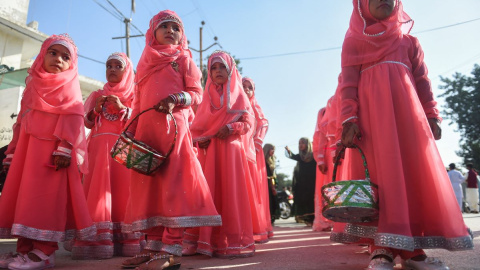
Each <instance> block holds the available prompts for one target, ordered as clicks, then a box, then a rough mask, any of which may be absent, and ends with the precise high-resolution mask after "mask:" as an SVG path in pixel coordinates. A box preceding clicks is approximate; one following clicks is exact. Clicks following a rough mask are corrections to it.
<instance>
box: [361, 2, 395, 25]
mask: <svg viewBox="0 0 480 270" xmlns="http://www.w3.org/2000/svg"><path fill="white" fill-rule="evenodd" d="M395 2H396V0H369V3H368V8H369V10H370V14H372V16H373V17H374V18H375V19H377V20H384V19H386V18H388V17H389V16H390V14H392V12H393V10H394V9H395Z"/></svg>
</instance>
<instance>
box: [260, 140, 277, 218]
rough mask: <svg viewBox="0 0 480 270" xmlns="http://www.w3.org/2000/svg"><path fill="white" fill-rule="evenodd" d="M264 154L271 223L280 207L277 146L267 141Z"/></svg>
mask: <svg viewBox="0 0 480 270" xmlns="http://www.w3.org/2000/svg"><path fill="white" fill-rule="evenodd" d="M263 154H264V155H265V167H266V169H267V180H268V181H267V184H268V198H269V208H270V221H271V224H273V223H274V222H275V215H276V212H277V209H278V200H277V189H276V183H275V180H276V179H277V174H276V172H275V168H276V166H277V164H276V162H277V158H276V156H275V146H274V145H273V144H270V143H266V144H265V145H264V146H263Z"/></svg>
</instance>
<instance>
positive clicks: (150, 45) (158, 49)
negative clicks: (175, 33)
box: [135, 10, 192, 84]
mask: <svg viewBox="0 0 480 270" xmlns="http://www.w3.org/2000/svg"><path fill="white" fill-rule="evenodd" d="M164 22H175V23H177V24H178V26H179V27H180V30H181V32H182V33H181V35H182V36H181V39H180V44H179V45H160V44H158V42H157V40H156V39H155V30H157V28H158V26H160V24H162V23H164ZM145 40H146V45H145V48H144V49H143V53H142V56H141V57H140V60H139V62H138V65H137V76H136V77H135V83H136V84H141V83H142V81H143V80H144V79H145V78H146V77H148V76H150V75H151V74H153V73H155V72H157V71H159V70H161V69H163V68H164V67H166V66H168V65H170V64H172V62H174V61H175V60H177V59H178V58H179V57H180V56H182V55H183V56H189V57H191V55H192V54H191V52H190V50H189V49H188V43H187V37H186V36H185V29H184V28H183V23H182V21H181V20H180V17H179V16H178V15H177V13H175V12H174V11H171V10H163V11H160V12H159V13H158V14H157V15H155V16H153V18H152V19H151V20H150V27H149V28H148V30H147V34H146V35H145Z"/></svg>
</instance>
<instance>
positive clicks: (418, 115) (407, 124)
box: [332, 0, 473, 251]
mask: <svg viewBox="0 0 480 270" xmlns="http://www.w3.org/2000/svg"><path fill="white" fill-rule="evenodd" d="M359 2H360V1H359ZM361 4H362V7H358V4H357V1H354V6H355V8H354V11H353V14H352V19H351V23H350V29H349V32H347V35H346V38H345V42H344V47H343V50H342V77H343V81H342V85H341V88H340V93H341V96H342V103H341V116H340V118H341V121H342V123H344V122H346V121H356V122H357V123H358V125H359V127H360V130H361V132H362V140H361V141H358V144H359V146H360V147H361V148H362V150H363V151H364V152H365V155H366V159H367V163H368V167H369V171H370V176H371V180H372V182H374V183H376V184H377V185H378V192H379V206H380V214H379V219H378V222H374V223H366V224H348V225H347V226H346V227H345V229H344V231H343V232H341V233H335V234H332V240H334V241H339V242H351V241H357V240H360V239H362V238H364V239H369V241H370V242H371V243H372V244H374V245H375V246H378V247H389V248H392V249H396V250H406V251H413V250H415V249H427V248H443V249H447V250H466V249H472V248H473V241H472V236H471V234H470V232H469V229H467V227H466V226H465V223H464V221H463V218H462V214H461V212H460V211H459V209H458V206H457V204H456V199H455V195H454V193H453V191H452V188H451V185H450V182H449V179H448V176H447V173H446V171H445V167H444V165H443V162H442V160H441V158H440V155H439V153H438V150H437V148H436V145H435V140H434V138H433V135H432V132H431V129H430V126H429V124H428V121H427V118H437V119H439V113H438V109H437V108H436V102H435V101H434V98H433V93H432V89H431V85H430V81H429V79H428V78H427V68H426V66H425V63H424V62H423V51H422V49H421V47H420V44H419V42H418V40H417V39H416V38H415V37H412V36H410V35H408V34H407V33H408V30H409V28H406V29H407V31H404V29H405V27H404V26H408V23H410V22H411V20H408V19H407V17H408V15H406V13H404V12H403V9H402V5H401V3H400V2H398V1H397V6H396V9H395V11H394V13H393V15H392V16H391V18H389V19H388V20H384V21H380V22H378V21H377V22H375V23H373V24H371V25H369V24H365V25H364V23H365V22H369V21H372V19H370V18H372V17H371V15H370V14H369V12H368V11H367V10H368V9H366V8H363V7H366V6H367V4H368V1H367V0H362V1H361ZM360 8H361V10H362V13H360ZM362 14H363V15H364V16H368V17H366V19H362ZM403 22H405V23H404V24H402V23H403ZM370 26H371V27H370ZM376 33H379V34H376ZM382 33H383V34H382ZM377 41H378V43H377ZM374 45H381V46H380V47H377V46H374ZM392 47H393V48H392ZM378 48H380V49H378ZM351 157H352V162H360V161H355V160H358V158H359V154H358V153H356V152H354V151H352V155H351ZM351 173H352V176H353V177H354V179H361V177H365V175H364V172H363V171H360V170H357V171H351ZM447 220H448V222H446V221H447Z"/></svg>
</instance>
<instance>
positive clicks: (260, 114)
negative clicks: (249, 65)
mask: <svg viewBox="0 0 480 270" xmlns="http://www.w3.org/2000/svg"><path fill="white" fill-rule="evenodd" d="M244 81H248V82H249V83H251V84H252V86H253V96H252V97H251V98H249V100H250V104H252V109H253V112H254V113H255V118H256V119H258V120H263V119H265V115H264V114H263V111H262V108H260V105H258V102H257V99H256V98H255V83H254V82H253V80H252V79H251V78H249V77H243V78H242V83H243V82H244Z"/></svg>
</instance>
